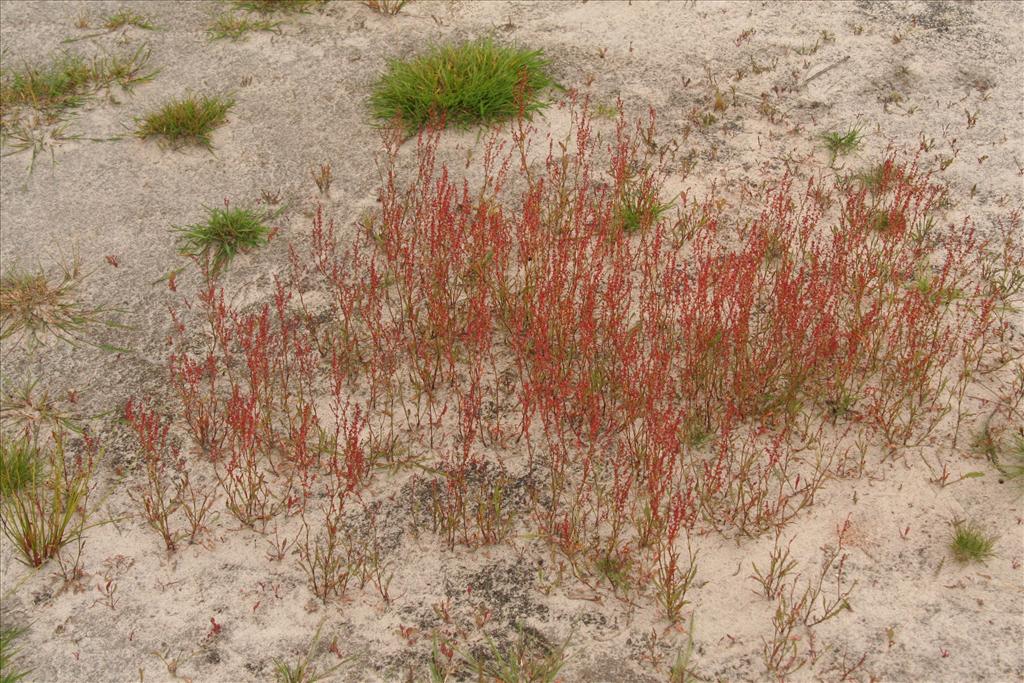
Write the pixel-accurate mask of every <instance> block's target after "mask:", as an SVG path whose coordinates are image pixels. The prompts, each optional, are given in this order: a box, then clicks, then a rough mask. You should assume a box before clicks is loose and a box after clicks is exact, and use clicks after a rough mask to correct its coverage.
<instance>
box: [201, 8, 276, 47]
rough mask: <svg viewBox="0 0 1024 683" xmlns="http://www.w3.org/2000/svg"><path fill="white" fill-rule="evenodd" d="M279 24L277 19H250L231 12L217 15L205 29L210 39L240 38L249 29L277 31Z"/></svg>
mask: <svg viewBox="0 0 1024 683" xmlns="http://www.w3.org/2000/svg"><path fill="white" fill-rule="evenodd" d="M280 25H281V22H279V21H271V20H269V19H250V18H248V17H238V16H235V15H233V14H222V15H221V16H219V17H217V18H216V19H215V20H214V22H213V23H212V24H210V27H209V28H208V29H206V32H207V34H209V36H210V40H222V39H224V38H227V39H228V40H236V41H237V40H241V39H242V38H243V37H245V35H246V34H248V33H249V32H250V31H272V32H277V31H278V27H279V26H280Z"/></svg>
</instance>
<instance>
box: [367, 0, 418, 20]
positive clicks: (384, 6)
mask: <svg viewBox="0 0 1024 683" xmlns="http://www.w3.org/2000/svg"><path fill="white" fill-rule="evenodd" d="M363 4H364V5H366V6H367V7H369V8H370V9H372V10H373V11H374V12H377V13H378V14H386V15H388V16H392V17H393V16H395V15H396V14H398V13H399V12H401V11H402V8H403V7H405V6H406V5H407V4H409V0H363Z"/></svg>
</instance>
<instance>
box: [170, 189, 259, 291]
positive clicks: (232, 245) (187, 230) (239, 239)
mask: <svg viewBox="0 0 1024 683" xmlns="http://www.w3.org/2000/svg"><path fill="white" fill-rule="evenodd" d="M207 211H208V212H209V216H208V217H207V219H206V221H205V222H204V223H195V224H193V225H187V226H184V227H177V228H175V230H176V231H177V232H178V233H179V239H180V241H181V253H183V254H185V255H187V256H194V257H199V258H202V259H204V261H205V263H206V265H207V267H208V268H209V270H210V273H211V274H212V275H217V274H218V273H220V271H221V270H223V269H224V267H225V266H227V265H228V263H230V262H231V260H232V259H233V258H234V257H235V256H237V255H238V254H239V253H243V252H246V251H250V250H252V249H256V248H258V247H262V246H264V245H265V244H267V242H268V240H269V235H270V227H269V226H267V225H266V223H265V221H267V220H269V219H270V218H271V217H272V216H270V215H267V214H265V213H260V212H257V211H253V210H252V209H244V208H237V207H235V208H233V207H230V206H227V205H225V206H224V208H222V209H221V208H213V209H207Z"/></svg>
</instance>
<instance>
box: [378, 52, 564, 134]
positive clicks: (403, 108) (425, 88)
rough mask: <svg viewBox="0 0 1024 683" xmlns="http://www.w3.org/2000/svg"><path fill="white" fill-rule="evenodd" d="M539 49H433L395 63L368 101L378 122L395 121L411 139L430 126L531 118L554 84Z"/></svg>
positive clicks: (546, 61) (541, 107)
mask: <svg viewBox="0 0 1024 683" xmlns="http://www.w3.org/2000/svg"><path fill="white" fill-rule="evenodd" d="M548 67H549V62H548V60H547V59H546V58H545V57H544V53H543V52H542V51H540V50H524V49H518V48H512V47H505V46H500V45H497V44H495V43H494V42H492V41H490V40H479V41H476V42H472V43H463V44H461V45H443V46H439V47H435V48H434V49H433V50H431V51H429V52H428V53H426V54H425V55H422V56H420V57H417V58H415V59H413V60H411V61H407V62H403V61H393V62H391V63H390V65H389V66H388V71H387V73H386V74H384V76H383V77H381V79H380V81H379V82H378V83H377V86H376V88H375V89H374V92H373V94H372V96H371V97H370V108H371V110H372V113H373V116H374V118H376V119H377V120H379V121H381V122H384V123H388V122H397V123H399V124H400V125H401V126H403V127H404V128H405V129H406V132H408V133H409V134H413V133H415V132H416V131H417V130H419V129H420V128H421V127H423V126H425V125H427V124H428V123H435V122H440V121H444V122H445V123H446V124H449V125H454V126H468V125H472V124H477V123H483V124H488V123H492V122H494V121H498V120H501V119H507V118H512V117H514V116H516V115H517V114H519V113H520V112H522V113H526V114H529V113H532V112H535V111H538V110H540V109H543V108H544V107H545V106H547V104H546V103H545V102H543V101H541V100H540V99H538V95H539V93H540V92H541V91H542V90H544V89H545V88H549V87H555V86H556V84H555V82H554V81H553V80H552V78H551V76H550V75H549V74H548Z"/></svg>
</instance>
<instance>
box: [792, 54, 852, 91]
mask: <svg viewBox="0 0 1024 683" xmlns="http://www.w3.org/2000/svg"><path fill="white" fill-rule="evenodd" d="M849 60H850V55H846V56H845V57H843V58H842V59H840V60H839V61H838V62H833V63H832V64H829V65H828V66H826V67H825V68H824V69H822V70H821V71H818V72H817V73H815V74H814V75H812V76H808V77H807V80H805V81H804V82H803V83H801V84H800V87H801V88H802V87H804V86H805V85H807V84H808V83H810V82H811V81H813V80H814V79H815V78H817V77H818V76H821V75H822V74H824V73H826V72H828V71H831V70H832V69H834V68H836V67H837V66H839V65H840V64H845V63H846V62H848V61H849Z"/></svg>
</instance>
